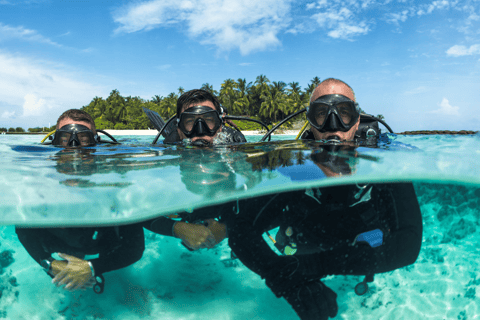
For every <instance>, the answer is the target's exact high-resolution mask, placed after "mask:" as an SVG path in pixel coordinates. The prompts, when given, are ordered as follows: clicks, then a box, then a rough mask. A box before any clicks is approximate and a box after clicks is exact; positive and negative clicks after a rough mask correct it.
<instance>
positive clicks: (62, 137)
mask: <svg viewBox="0 0 480 320" xmlns="http://www.w3.org/2000/svg"><path fill="white" fill-rule="evenodd" d="M58 134H59V137H58V140H59V144H60V146H62V147H67V146H68V142H69V141H70V137H71V136H72V134H71V133H69V132H60V133H58Z"/></svg>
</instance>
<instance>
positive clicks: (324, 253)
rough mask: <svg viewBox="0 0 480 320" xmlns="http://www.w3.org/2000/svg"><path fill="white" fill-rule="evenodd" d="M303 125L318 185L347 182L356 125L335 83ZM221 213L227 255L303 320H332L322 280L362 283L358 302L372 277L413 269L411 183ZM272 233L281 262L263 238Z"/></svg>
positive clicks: (348, 98) (418, 229)
mask: <svg viewBox="0 0 480 320" xmlns="http://www.w3.org/2000/svg"><path fill="white" fill-rule="evenodd" d="M307 119H308V121H309V123H310V125H311V131H310V134H307V135H306V137H312V138H313V139H315V140H320V141H323V142H315V143H316V144H318V146H317V147H315V148H313V151H312V153H311V156H310V159H311V160H312V161H313V162H314V163H315V164H316V165H317V167H318V168H319V169H320V170H321V171H322V173H323V174H324V176H325V177H332V178H335V177H337V176H341V175H348V174H352V173H353V172H354V171H355V168H354V166H353V165H352V161H351V159H354V158H355V157H356V156H358V153H357V151H356V150H355V148H356V147H358V144H357V142H355V143H354V142H353V141H354V140H357V139H356V138H355V135H356V133H357V131H358V129H359V125H360V112H359V108H358V105H357V104H356V102H355V96H354V93H353V90H352V89H351V88H350V87H349V86H348V85H347V84H346V83H344V82H343V81H340V80H337V79H331V78H330V79H327V80H325V81H323V82H322V83H320V84H319V85H318V86H317V88H316V89H315V90H314V92H313V94H312V96H311V102H310V106H309V107H308V109H307ZM339 148H340V149H339ZM342 148H344V149H343V150H342ZM316 150H317V151H316ZM352 153H353V154H352ZM262 156H268V153H267V155H262ZM274 158H275V157H274ZM259 162H263V163H270V161H267V160H264V161H259ZM353 163H354V162H353ZM279 171H280V170H279ZM314 171H316V170H315V169H312V175H311V176H312V177H314V178H315V177H316V174H315V172H314ZM280 172H282V171H280ZM317 177H318V175H317ZM315 179H316V178H315ZM232 206H233V209H232ZM224 207H225V208H228V210H229V211H230V215H229V218H228V220H227V232H228V235H229V237H228V239H229V240H228V243H229V245H230V247H231V249H232V251H233V253H234V254H235V255H236V257H238V259H240V261H242V263H243V264H244V265H245V266H247V267H248V268H249V269H251V270H252V271H253V272H255V273H257V274H258V275H260V276H261V277H262V279H265V283H266V285H267V286H268V287H269V288H270V289H271V290H272V292H273V293H274V294H275V295H276V296H277V297H278V298H282V297H283V298H285V299H286V301H287V302H288V303H289V304H290V305H291V306H292V308H293V309H294V310H295V312H296V313H297V315H298V316H299V318H300V319H302V320H310V319H312V320H313V319H315V320H326V319H328V318H333V317H335V316H336V315H337V313H338V305H337V301H336V299H337V294H336V293H335V292H334V291H333V290H332V289H330V288H329V287H327V286H326V285H325V284H324V283H323V282H322V279H323V278H325V277H326V276H328V275H357V276H358V275H365V276H366V277H365V280H364V281H363V282H362V283H359V284H358V285H357V286H356V287H355V292H356V293H357V294H359V295H362V294H365V293H366V292H367V290H368V285H367V282H371V281H373V275H374V274H375V273H383V272H388V271H392V270H395V269H398V268H402V267H405V266H407V265H410V264H413V263H414V262H415V260H416V259H417V257H418V254H419V252H420V248H421V243H422V216H421V212H420V207H419V204H418V201H417V197H416V195H415V191H414V188H413V185H412V184H411V183H382V184H370V183H367V184H354V185H342V186H334V187H322V188H309V189H306V190H299V191H291V192H284V193H277V194H270V195H266V196H261V197H257V198H254V199H245V200H238V201H236V202H234V203H230V205H229V206H224ZM232 212H233V213H232ZM276 227H279V231H278V233H277V237H276V239H274V241H275V242H276V247H277V248H278V249H279V251H280V254H277V253H276V252H274V251H273V250H272V249H271V247H270V246H269V245H268V243H267V242H265V240H264V238H263V237H262V235H263V234H264V233H265V232H267V231H268V230H271V229H273V228H276Z"/></svg>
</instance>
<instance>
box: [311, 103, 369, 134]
mask: <svg viewBox="0 0 480 320" xmlns="http://www.w3.org/2000/svg"><path fill="white" fill-rule="evenodd" d="M359 116H360V110H359V107H358V103H355V102H354V101H352V100H350V99H349V98H347V97H345V96H343V95H341V94H327V95H324V96H321V97H320V98H318V99H317V100H315V101H312V102H310V105H309V106H308V108H307V119H308V121H309V122H310V125H311V126H312V127H314V128H315V129H317V130H318V131H320V132H335V131H343V132H346V131H348V130H350V129H351V128H352V127H353V126H354V125H355V123H357V121H358V117H359Z"/></svg>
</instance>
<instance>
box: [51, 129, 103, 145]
mask: <svg viewBox="0 0 480 320" xmlns="http://www.w3.org/2000/svg"><path fill="white" fill-rule="evenodd" d="M95 144H97V141H96V139H95V135H94V134H93V131H92V130H90V129H89V128H87V127H86V126H83V125H81V124H67V125H65V126H63V127H61V128H60V129H58V130H57V131H55V138H53V141H52V145H54V146H59V147H89V146H94V145H95Z"/></svg>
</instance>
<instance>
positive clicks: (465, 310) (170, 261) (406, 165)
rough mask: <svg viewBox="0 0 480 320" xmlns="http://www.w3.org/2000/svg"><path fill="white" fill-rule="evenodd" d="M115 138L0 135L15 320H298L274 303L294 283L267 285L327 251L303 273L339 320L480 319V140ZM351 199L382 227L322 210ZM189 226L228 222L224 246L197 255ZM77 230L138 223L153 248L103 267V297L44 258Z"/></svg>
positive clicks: (5, 281)
mask: <svg viewBox="0 0 480 320" xmlns="http://www.w3.org/2000/svg"><path fill="white" fill-rule="evenodd" d="M116 138H117V140H118V141H119V142H121V144H120V145H99V146H97V147H91V148H90V147H89V148H83V149H74V150H72V149H61V148H57V147H53V146H48V145H47V146H45V145H41V144H40V143H39V141H40V140H41V136H32V135H30V136H20V135H1V136H0V150H1V153H2V159H1V160H0V165H1V167H2V175H1V182H0V208H1V210H0V216H1V219H2V226H1V227H0V228H1V229H0V230H1V240H0V241H1V242H0V257H1V259H0V264H1V266H2V269H1V276H0V278H1V283H0V287H1V296H0V315H1V316H2V317H3V318H7V319H266V320H269V319H276V320H283V319H298V318H299V317H298V315H297V314H296V313H295V311H294V310H293V309H292V307H291V305H290V304H289V303H288V302H287V301H286V299H287V298H286V299H283V298H277V297H276V295H275V294H274V293H273V292H272V291H273V290H274V289H273V288H275V290H277V288H279V287H281V286H282V285H284V284H283V283H273V282H271V281H270V280H267V281H265V278H267V279H270V278H269V275H270V274H271V273H274V272H275V271H274V270H277V269H278V270H287V271H282V272H289V271H288V270H290V269H288V268H289V264H286V265H282V263H283V261H285V259H290V258H292V259H298V260H302V259H308V257H311V256H315V252H317V253H318V252H320V254H319V255H318V256H319V257H322V258H320V259H318V260H315V263H317V264H318V267H312V268H311V270H304V271H302V272H303V273H302V277H303V276H305V277H310V276H311V277H312V279H313V278H321V279H322V282H323V283H324V285H325V286H326V287H327V288H330V289H331V290H332V291H333V292H334V293H335V294H336V302H337V304H338V313H337V314H336V316H335V317H334V319H461V320H464V319H477V318H479V317H480V310H479V309H480V304H479V303H478V301H479V298H480V292H479V293H477V292H476V289H477V287H478V285H479V284H480V275H479V268H480V260H479V259H478V255H479V254H480V249H479V248H480V246H479V245H480V237H479V227H480V209H479V208H480V160H479V159H480V136H479V135H478V134H477V135H467V136H452V135H417V136H405V135H395V134H384V135H382V137H381V139H380V142H379V146H378V147H375V148H374V147H372V146H369V145H360V146H358V145H350V144H348V143H338V144H333V145H331V144H324V143H320V142H315V141H299V140H294V138H295V137H294V136H273V138H272V141H271V142H261V143H260V142H258V141H259V140H260V138H261V137H260V136H248V138H247V141H248V142H247V143H245V144H233V145H231V146H228V147H215V148H194V147H184V146H179V145H176V146H171V145H170V146H168V145H163V144H161V143H159V144H155V145H152V144H151V142H152V139H153V137H151V136H119V137H116ZM343 190H347V191H348V194H349V195H348V199H349V201H351V204H350V205H349V208H350V209H348V210H357V211H359V212H360V211H361V209H362V210H363V209H365V210H367V209H368V210H370V208H376V209H375V210H377V211H376V213H377V214H379V215H380V216H382V217H385V218H384V219H383V218H382V219H383V220H382V219H380V220H378V219H376V218H374V217H372V215H366V216H364V215H360V216H361V219H360V218H359V219H353V218H352V217H349V216H343V215H340V214H339V216H338V217H337V216H335V214H333V215H332V216H330V214H327V213H328V211H324V214H322V210H324V209H328V210H333V211H332V212H334V213H335V212H340V211H341V210H342V209H341V208H340V207H336V206H337V205H338V202H337V200H338V199H340V198H341V197H343V196H342V194H341V193H342V192H343ZM350 194H351V196H350ZM337 198H338V199H337ZM325 200H328V203H327V202H325ZM349 203H350V202H349ZM372 203H374V204H375V206H373V205H372ZM371 205H372V207H369V206H371ZM317 206H318V207H317ZM265 208H274V209H271V210H270V209H265ZM368 210H367V212H368ZM372 210H373V209H372ZM357 211H351V212H357ZM348 212H350V211H348ZM310 213H312V214H310ZM178 215H180V217H182V215H187V216H188V217H190V218H192V217H196V219H197V220H198V221H201V223H203V224H205V225H206V223H207V222H208V223H209V224H210V223H212V224H215V225H217V226H220V224H224V225H225V227H224V229H223V233H224V235H223V236H219V238H215V239H214V240H215V244H216V245H215V246H214V247H212V248H201V247H200V248H199V249H198V248H195V249H198V250H192V248H191V246H189V245H187V244H188V243H187V244H186V242H185V241H186V240H184V241H181V240H180V239H177V238H174V237H172V236H167V235H162V234H161V232H158V230H160V229H162V228H163V229H164V226H165V225H168V226H169V228H170V229H172V226H171V225H172V224H171V223H172V222H171V221H172V220H173V221H178V219H179V216H178ZM340 216H341V217H340ZM211 219H213V220H211ZM167 220H168V221H167ZM193 220H194V219H193ZM152 221H153V222H152ZM157 222H158V225H155V223H157ZM161 224H163V226H162V225H161ZM370 224H372V225H373V224H378V225H379V226H381V227H379V229H375V230H372V229H373V228H370V227H369V228H366V227H365V228H366V229H365V228H364V227H362V226H363V225H365V226H367V225H368V226H370ZM68 227H71V228H81V227H92V228H97V229H98V228H117V229H115V230H117V233H118V232H119V231H118V230H119V229H120V230H123V229H122V228H134V227H135V228H137V227H138V229H135V230H142V231H141V232H140V231H138V232H139V234H142V235H143V236H144V237H143V238H142V239H141V240H139V239H137V238H138V237H137V238H135V239H136V240H135V241H137V242H139V241H140V242H142V243H143V241H144V247H143V246H142V245H139V246H138V248H141V249H143V252H138V250H140V251H141V249H138V250H137V249H135V248H137V247H136V246H135V245H133V244H132V245H131V250H133V251H130V253H128V252H127V251H125V252H127V253H125V254H124V253H122V254H121V255H120V258H119V261H121V260H125V261H127V260H131V261H133V260H135V259H134V258H132V257H133V256H138V259H137V258H136V259H137V260H136V261H134V262H133V263H131V264H130V265H127V266H125V267H123V268H120V269H117V270H113V271H109V272H105V273H104V279H102V281H101V282H102V286H101V290H100V292H101V294H98V293H99V291H97V289H96V288H95V287H94V289H95V291H94V290H92V289H90V288H88V289H87V290H85V291H74V292H68V291H66V290H63V288H61V287H56V286H55V285H54V284H52V283H51V282H52V280H51V278H50V277H49V276H48V275H47V274H46V273H45V271H44V270H43V269H42V267H41V266H40V265H39V264H38V263H36V262H35V260H34V259H32V256H33V255H32V252H34V250H33V249H32V248H34V247H35V246H38V245H39V242H41V241H40V239H39V238H36V236H37V235H41V234H42V233H41V232H43V231H45V230H48V229H49V228H56V229H59V230H62V229H65V228H68ZM380 229H381V230H383V231H379V230H380ZM38 230H40V231H38ZM99 230H100V229H99ZM132 230H133V229H132ZM152 230H153V231H152ZM120 232H121V231H120ZM372 232H374V233H372ZM378 232H380V236H378ZM292 234H293V235H292ZM215 235H217V234H215ZM95 237H96V233H95V235H94V236H93V239H95ZM224 238H225V239H224ZM19 239H20V241H19ZM132 239H133V238H132ZM26 240H29V241H26ZM132 241H133V240H132ZM315 241H317V242H315ZM344 241H345V243H347V242H348V244H345V245H343V244H342V243H343V242H344ZM137 242H135V243H137ZM125 243H129V242H128V240H126V242H125ZM217 243H218V244H217ZM26 244H28V245H26ZM53 246H54V245H53ZM72 247H74V244H72ZM352 248H355V250H356V249H359V250H360V251H359V252H362V254H357V255H356V254H355V251H354V249H352ZM376 248H377V249H376ZM135 250H137V251H135ZM376 250H382V251H381V252H382V253H381V254H377V253H375V252H379V251H376ZM312 252H313V253H312ZM29 253H30V254H29ZM322 254H323V255H322ZM372 254H373V256H374V257H375V263H373V262H371V261H370V260H368V259H369V255H372ZM129 255H131V256H132V257H131V256H129ZM288 261H294V260H288ZM302 261H303V260H302ZM312 261H313V260H312ZM378 261H382V262H381V263H380V262H378ZM119 263H120V262H119ZM246 265H248V267H247V266H246ZM281 268H283V269H281ZM350 268H351V270H347V269H350ZM252 270H255V272H253V271H252ZM369 277H371V278H369ZM364 279H365V280H364ZM300 280H303V279H296V280H295V281H300ZM269 281H270V282H269ZM359 284H363V285H364V286H363V287H358V289H359V290H356V286H357V285H359ZM365 284H366V286H365ZM367 287H368V290H365V291H366V292H361V291H362V290H360V289H362V288H364V289H366V288H367ZM324 288H325V287H324ZM278 290H279V292H280V291H281V290H282V289H281V288H280V289H278ZM324 290H325V289H324ZM327 290H328V289H327ZM328 292H330V291H328Z"/></svg>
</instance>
